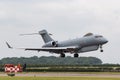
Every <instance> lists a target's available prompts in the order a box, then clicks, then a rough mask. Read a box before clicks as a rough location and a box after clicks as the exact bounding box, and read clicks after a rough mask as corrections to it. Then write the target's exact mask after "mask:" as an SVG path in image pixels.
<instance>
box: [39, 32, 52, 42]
mask: <svg viewBox="0 0 120 80" xmlns="http://www.w3.org/2000/svg"><path fill="white" fill-rule="evenodd" d="M39 34H40V35H41V36H42V38H43V41H44V42H45V43H47V42H50V41H54V40H53V39H52V38H51V37H50V34H49V33H48V32H47V31H46V30H42V31H39Z"/></svg>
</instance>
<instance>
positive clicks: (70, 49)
mask: <svg viewBox="0 0 120 80" xmlns="http://www.w3.org/2000/svg"><path fill="white" fill-rule="evenodd" d="M33 34H39V35H41V36H42V39H43V41H44V43H45V44H44V45H43V46H42V47H41V48H22V49H24V50H26V51H27V50H31V51H38V52H39V51H46V52H50V53H56V54H60V56H61V57H65V53H72V54H74V57H78V56H79V54H78V53H83V52H89V51H95V50H98V49H99V48H100V51H101V52H103V49H102V45H104V44H105V43H107V42H108V41H107V40H106V39H105V38H104V37H103V36H101V35H95V34H92V33H88V34H86V35H84V36H83V37H81V38H77V39H72V40H66V41H61V42H59V41H55V40H54V39H52V38H51V36H50V34H49V33H48V32H47V31H46V30H42V31H39V33H33ZM33 34H23V35H33ZM6 44H7V46H8V47H9V48H13V47H11V46H10V45H9V44H8V43H7V42H6Z"/></svg>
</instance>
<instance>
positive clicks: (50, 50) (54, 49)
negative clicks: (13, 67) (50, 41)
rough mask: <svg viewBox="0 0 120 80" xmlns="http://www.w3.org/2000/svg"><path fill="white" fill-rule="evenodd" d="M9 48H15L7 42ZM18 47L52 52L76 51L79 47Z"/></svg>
mask: <svg viewBox="0 0 120 80" xmlns="http://www.w3.org/2000/svg"><path fill="white" fill-rule="evenodd" d="M6 44H7V46H8V48H11V49H13V47H11V46H10V45H9V44H8V43H7V42H6ZM17 49H23V50H26V51H27V50H29V51H38V52H39V51H46V52H51V53H58V54H59V53H63V52H75V50H76V49H78V47H76V46H70V47H44V48H17Z"/></svg>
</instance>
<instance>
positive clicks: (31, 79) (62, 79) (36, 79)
mask: <svg viewBox="0 0 120 80" xmlns="http://www.w3.org/2000/svg"><path fill="white" fill-rule="evenodd" d="M0 80H120V78H100V77H8V76H6V77H0Z"/></svg>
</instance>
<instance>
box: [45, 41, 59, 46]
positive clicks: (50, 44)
mask: <svg viewBox="0 0 120 80" xmlns="http://www.w3.org/2000/svg"><path fill="white" fill-rule="evenodd" d="M57 46H58V42H57V41H51V42H48V43H46V44H45V45H43V47H57Z"/></svg>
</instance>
